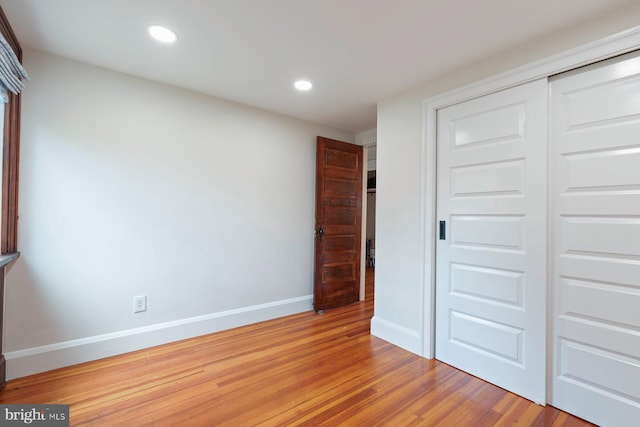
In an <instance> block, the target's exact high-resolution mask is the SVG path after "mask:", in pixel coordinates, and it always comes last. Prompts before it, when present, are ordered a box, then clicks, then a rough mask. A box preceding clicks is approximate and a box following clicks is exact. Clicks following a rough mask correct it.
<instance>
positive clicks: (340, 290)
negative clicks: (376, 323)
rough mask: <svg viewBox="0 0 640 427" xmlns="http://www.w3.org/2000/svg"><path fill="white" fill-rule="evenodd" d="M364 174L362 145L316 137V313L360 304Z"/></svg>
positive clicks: (314, 301) (314, 297) (314, 302)
mask: <svg viewBox="0 0 640 427" xmlns="http://www.w3.org/2000/svg"><path fill="white" fill-rule="evenodd" d="M362 173H363V164H362V147H360V146H357V145H353V144H347V143H346V142H340V141H335V140H332V139H328V138H323V137H321V136H319V137H318V139H317V157H316V229H315V236H316V238H315V273H314V292H313V294H314V295H313V306H314V309H315V310H316V311H321V310H326V309H330V308H336V307H341V306H343V305H347V304H351V303H354V302H356V301H358V300H359V297H360V273H361V272H360V255H361V254H360V251H361V246H362V245H361V235H362Z"/></svg>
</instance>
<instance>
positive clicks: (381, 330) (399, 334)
mask: <svg viewBox="0 0 640 427" xmlns="http://www.w3.org/2000/svg"><path fill="white" fill-rule="evenodd" d="M371 335H373V336H376V337H378V338H381V339H383V340H385V341H388V342H390V343H391V344H393V345H397V346H398V347H401V348H404V349H405V350H407V351H410V352H412V353H415V354H417V355H418V356H422V340H421V339H420V333H419V332H418V331H414V330H411V329H408V328H405V327H404V326H400V325H398V324H396V323H393V322H389V321H387V320H384V319H381V318H380V317H377V316H374V317H373V318H372V319H371Z"/></svg>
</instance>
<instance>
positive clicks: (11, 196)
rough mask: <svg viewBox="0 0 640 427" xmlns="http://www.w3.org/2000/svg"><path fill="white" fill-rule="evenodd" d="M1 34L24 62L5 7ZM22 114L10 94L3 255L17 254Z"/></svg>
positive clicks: (18, 101)
mask: <svg viewBox="0 0 640 427" xmlns="http://www.w3.org/2000/svg"><path fill="white" fill-rule="evenodd" d="M0 32H1V33H2V35H3V36H4V38H5V39H6V40H7V42H8V43H9V45H10V46H11V48H12V49H13V51H14V52H15V54H16V56H17V57H18V60H19V61H20V62H22V47H21V46H20V43H19V42H18V39H17V38H16V35H15V33H14V32H13V30H12V29H11V25H9V20H8V19H7V16H6V15H5V14H4V11H3V10H2V8H0ZM20 111H21V97H20V95H19V94H18V95H14V94H13V93H9V102H8V103H7V104H5V111H4V134H3V140H2V206H1V211H2V223H1V229H0V254H2V255H4V254H11V253H16V252H18V184H19V171H20Z"/></svg>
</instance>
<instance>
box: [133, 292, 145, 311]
mask: <svg viewBox="0 0 640 427" xmlns="http://www.w3.org/2000/svg"><path fill="white" fill-rule="evenodd" d="M142 311H147V296H146V295H138V296H137V297H133V312H134V313H140V312H142Z"/></svg>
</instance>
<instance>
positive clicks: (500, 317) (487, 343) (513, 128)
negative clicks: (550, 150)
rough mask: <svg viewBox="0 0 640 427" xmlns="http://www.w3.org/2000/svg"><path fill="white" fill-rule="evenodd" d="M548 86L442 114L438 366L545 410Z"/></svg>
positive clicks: (474, 102)
mask: <svg viewBox="0 0 640 427" xmlns="http://www.w3.org/2000/svg"><path fill="white" fill-rule="evenodd" d="M546 155H547V79H546V78H545V79H541V80H537V81H535V82H532V83H527V84H524V85H521V86H517V87H515V88H511V89H507V90H504V91H501V92H497V93H493V94H490V95H486V96H482V97H480V98H477V99H473V100H470V101H466V102H462V103H460V104H456V105H453V106H450V107H446V108H443V109H441V110H439V111H438V115H437V165H438V170H437V202H436V204H437V220H438V221H446V239H445V240H437V244H436V357H437V358H438V359H439V360H442V361H443V362H445V363H448V364H450V365H453V366H455V367H457V368H459V369H462V370H464V371H467V372H469V373H471V374H473V375H476V376H478V377H480V378H483V379H485V380H487V381H489V382H492V383H494V384H496V385H498V386H500V387H503V388H506V389H508V390H510V391H513V392H515V393H517V394H519V395H521V396H524V397H526V398H528V399H530V400H533V401H534V402H538V403H544V402H545V401H546V400H545V360H546V352H545V350H546V346H545V343H546V321H545V319H546V311H545V307H546V250H547V247H546V244H547V241H546V236H547V229H546V221H547V203H546V187H547V186H546V182H547V181H546V180H547V157H546Z"/></svg>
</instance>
